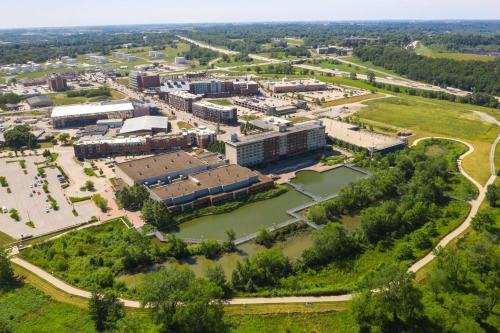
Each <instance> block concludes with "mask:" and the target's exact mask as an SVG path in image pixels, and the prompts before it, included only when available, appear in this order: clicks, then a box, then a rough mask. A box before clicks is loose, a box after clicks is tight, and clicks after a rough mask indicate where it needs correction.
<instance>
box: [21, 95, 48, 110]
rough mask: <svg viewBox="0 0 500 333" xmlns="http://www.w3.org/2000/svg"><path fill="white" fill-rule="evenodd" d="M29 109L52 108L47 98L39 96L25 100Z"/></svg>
mask: <svg viewBox="0 0 500 333" xmlns="http://www.w3.org/2000/svg"><path fill="white" fill-rule="evenodd" d="M26 102H27V103H28V105H29V106H30V108H32V109H34V108H45V107H49V106H52V101H51V100H50V98H48V97H47V96H43V95H39V96H34V97H30V98H28V99H26Z"/></svg>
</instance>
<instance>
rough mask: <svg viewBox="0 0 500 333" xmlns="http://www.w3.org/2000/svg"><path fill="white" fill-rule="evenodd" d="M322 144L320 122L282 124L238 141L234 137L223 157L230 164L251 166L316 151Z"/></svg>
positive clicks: (321, 124) (324, 142)
mask: <svg viewBox="0 0 500 333" xmlns="http://www.w3.org/2000/svg"><path fill="white" fill-rule="evenodd" d="M325 145H326V136H325V126H324V125H323V123H322V122H321V121H309V122H304V123H300V124H297V125H291V124H289V123H283V124H281V125H280V126H278V128H277V130H276V129H275V130H272V131H269V132H264V133H260V134H254V135H248V136H244V137H241V138H239V137H237V136H236V135H233V136H232V137H231V141H226V157H227V158H228V159H229V161H230V163H235V164H239V165H243V166H250V165H258V164H263V163H268V162H273V161H276V160H279V159H282V158H286V157H289V156H293V155H298V154H302V153H306V152H309V151H313V150H318V149H321V148H323V147H324V146H325Z"/></svg>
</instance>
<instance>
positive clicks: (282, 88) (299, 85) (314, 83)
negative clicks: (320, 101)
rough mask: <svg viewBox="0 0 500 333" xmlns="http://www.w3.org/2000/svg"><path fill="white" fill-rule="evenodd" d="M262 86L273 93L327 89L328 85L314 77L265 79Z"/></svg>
mask: <svg viewBox="0 0 500 333" xmlns="http://www.w3.org/2000/svg"><path fill="white" fill-rule="evenodd" d="M264 87H265V88H266V89H267V90H269V91H272V92H273V93H275V94H279V93H295V92H307V91H320V90H327V89H328V85H327V84H326V83H324V82H321V81H319V80H316V79H306V80H289V79H287V78H284V79H283V80H280V81H272V80H269V81H266V82H265V83H264Z"/></svg>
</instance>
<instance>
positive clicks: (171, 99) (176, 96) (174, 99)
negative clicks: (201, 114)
mask: <svg viewBox="0 0 500 333" xmlns="http://www.w3.org/2000/svg"><path fill="white" fill-rule="evenodd" d="M166 98H167V100H168V104H169V105H170V106H172V107H174V108H176V109H177V110H182V111H185V112H192V111H193V102H195V101H197V100H198V99H199V97H198V96H196V95H194V94H191V93H188V92H186V91H172V92H171V93H169V94H168V95H167V97H166Z"/></svg>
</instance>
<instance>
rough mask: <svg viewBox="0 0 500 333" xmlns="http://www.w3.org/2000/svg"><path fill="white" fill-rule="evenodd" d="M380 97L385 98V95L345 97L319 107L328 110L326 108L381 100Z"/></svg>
mask: <svg viewBox="0 0 500 333" xmlns="http://www.w3.org/2000/svg"><path fill="white" fill-rule="evenodd" d="M382 97H385V95H384V94H369V95H363V96H353V97H346V98H341V99H336V100H333V101H328V102H325V103H321V107H323V108H328V107H332V106H337V105H344V104H352V103H359V102H363V101H366V100H370V99H376V98H382Z"/></svg>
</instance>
